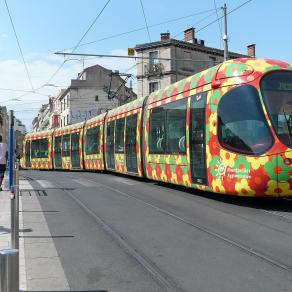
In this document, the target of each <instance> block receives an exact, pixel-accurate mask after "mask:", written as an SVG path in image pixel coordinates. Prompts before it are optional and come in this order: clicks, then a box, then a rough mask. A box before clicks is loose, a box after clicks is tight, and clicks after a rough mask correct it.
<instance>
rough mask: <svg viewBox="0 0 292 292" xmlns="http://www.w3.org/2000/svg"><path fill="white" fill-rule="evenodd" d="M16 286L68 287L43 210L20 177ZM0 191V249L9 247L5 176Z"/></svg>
mask: <svg viewBox="0 0 292 292" xmlns="http://www.w3.org/2000/svg"><path fill="white" fill-rule="evenodd" d="M19 184H20V190H22V192H21V193H22V196H20V197H19V231H20V232H19V236H20V238H19V250H20V251H19V252H20V253H19V254H20V256H19V272H20V275H19V286H20V291H70V287H69V285H68V282H67V279H66V276H65V273H64V271H63V268H62V265H61V262H60V258H59V255H58V253H57V251H56V248H55V245H54V242H53V239H52V236H51V233H50V231H49V228H48V225H47V223H46V219H45V217H44V214H43V210H42V208H41V206H40V203H39V200H38V198H37V196H36V195H35V194H34V193H35V192H34V190H33V187H32V186H31V185H30V183H29V182H28V181H26V180H22V179H21V180H20V182H19ZM3 185H4V188H3V189H4V191H2V192H0V249H6V248H11V243H10V241H11V234H10V192H9V191H8V190H7V179H5V180H4V183H3Z"/></svg>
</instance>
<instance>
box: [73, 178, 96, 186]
mask: <svg viewBox="0 0 292 292" xmlns="http://www.w3.org/2000/svg"><path fill="white" fill-rule="evenodd" d="M72 180H73V181H74V182H76V183H78V184H80V185H82V186H84V187H96V186H97V185H98V183H92V182H90V181H88V180H85V179H81V178H78V179H72Z"/></svg>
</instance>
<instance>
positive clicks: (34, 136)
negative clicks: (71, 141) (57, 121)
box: [24, 130, 53, 140]
mask: <svg viewBox="0 0 292 292" xmlns="http://www.w3.org/2000/svg"><path fill="white" fill-rule="evenodd" d="M52 133H53V130H45V131H41V132H32V133H28V134H26V135H25V138H24V139H25V140H36V139H45V138H48V137H50V136H51V135H52Z"/></svg>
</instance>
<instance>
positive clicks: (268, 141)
mask: <svg viewBox="0 0 292 292" xmlns="http://www.w3.org/2000/svg"><path fill="white" fill-rule="evenodd" d="M218 138H219V141H220V143H221V145H222V146H223V147H224V148H226V149H228V150H231V151H233V152H238V153H244V154H249V155H258V154H262V153H264V152H265V151H266V150H267V149H269V148H270V147H271V145H272V143H273V137H272V135H271V132H270V129H269V126H268V124H267V122H266V118H265V115H264V112H263V110H262V106H261V103H260V99H259V94H258V92H257V90H256V89H255V88H254V87H253V86H251V85H243V86H240V87H236V88H235V89H233V90H231V91H229V92H228V93H226V94H225V95H224V96H223V97H222V99H221V101H220V103H219V106H218Z"/></svg>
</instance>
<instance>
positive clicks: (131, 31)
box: [58, 9, 214, 52]
mask: <svg viewBox="0 0 292 292" xmlns="http://www.w3.org/2000/svg"><path fill="white" fill-rule="evenodd" d="M213 10H214V9H208V10H204V11H201V12H197V13H194V14H190V15H186V16H182V17H178V18H173V19H170V20H166V21H163V22H159V23H156V24H152V25H149V26H148V27H149V28H153V27H157V26H160V25H163V24H167V23H171V22H175V21H179V20H183V19H186V18H190V17H193V16H197V15H201V14H204V13H207V12H210V11H213ZM145 29H146V27H145V26H143V27H140V28H136V29H133V30H129V31H126V32H122V33H118V34H114V35H111V36H108V37H104V38H101V39H98V40H95V41H91V42H88V43H83V44H80V45H79V47H82V46H87V45H91V44H94V43H98V42H102V41H105V40H108V39H113V38H117V37H120V36H123V35H127V34H131V33H134V32H138V31H141V30H145ZM72 48H73V47H71V48H66V49H62V50H60V51H58V52H64V51H66V50H71V49H72Z"/></svg>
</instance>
